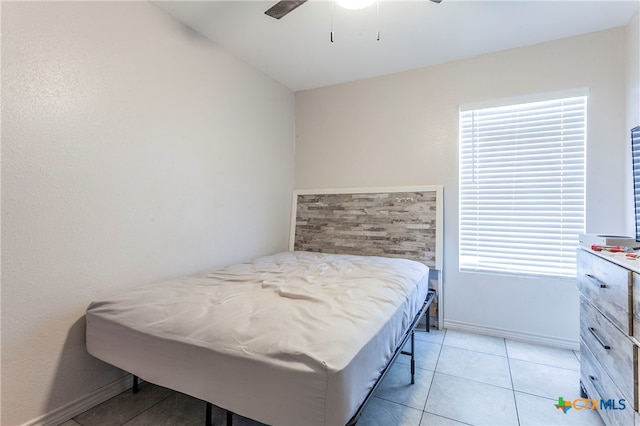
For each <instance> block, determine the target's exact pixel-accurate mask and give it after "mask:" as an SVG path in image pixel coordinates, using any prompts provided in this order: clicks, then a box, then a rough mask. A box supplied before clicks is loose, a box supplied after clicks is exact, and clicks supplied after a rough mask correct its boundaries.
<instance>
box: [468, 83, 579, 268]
mask: <svg viewBox="0 0 640 426" xmlns="http://www.w3.org/2000/svg"><path fill="white" fill-rule="evenodd" d="M586 110H587V97H586V96H579V97H571V98H564V99H552V100H545V101H537V102H529V103H523V104H518V105H508V106H499V107H492V108H483V109H467V110H465V109H464V108H462V109H461V111H460V223H459V228H460V245H459V250H460V253H459V254H460V256H459V258H460V270H461V271H481V272H498V273H512V274H528V275H543V276H560V277H573V276H575V275H576V248H577V245H578V235H579V234H580V233H581V232H584V216H585V208H584V205H585V189H584V187H585V185H584V182H585V142H586V115H587V114H586Z"/></svg>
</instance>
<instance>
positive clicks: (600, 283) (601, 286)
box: [586, 274, 607, 288]
mask: <svg viewBox="0 0 640 426" xmlns="http://www.w3.org/2000/svg"><path fill="white" fill-rule="evenodd" d="M586 276H587V278H589V279H590V280H591V281H593V282H594V283H596V284H597V285H598V286H599V287H600V288H607V285H606V284H605V283H603V282H602V281H600V280H599V279H597V278H596V277H594V276H593V275H591V274H587V275H586Z"/></svg>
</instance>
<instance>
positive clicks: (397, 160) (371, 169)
mask: <svg viewBox="0 0 640 426" xmlns="http://www.w3.org/2000/svg"><path fill="white" fill-rule="evenodd" d="M576 88H589V90H590V97H589V107H588V114H589V127H588V146H587V168H588V177H587V231H588V232H606V233H623V232H625V231H626V225H625V219H626V215H627V213H626V212H625V209H624V208H620V206H623V205H624V203H625V184H624V182H625V176H626V174H625V171H624V167H623V166H622V164H623V163H624V161H626V160H625V158H626V157H625V153H626V151H625V149H626V146H625V142H624V141H625V140H626V139H625V132H626V126H625V119H624V117H625V30H624V28H618V29H613V30H609V31H603V32H598V33H593V34H589V35H584V36H580V37H575V38H570V39H564V40H560V41H555V42H550V43H545V44H540V45H536V46H531V47H526V48H520V49H514V50H509V51H504V52H500V53H496V54H491V55H485V56H481V57H477V58H473V59H468V60H463V61H458V62H453V63H448V64H443V65H439V66H433V67H428V68H423V69H419V70H414V71H409V72H404V73H399V74H394V75H390V76H385V77H379V78H373V79H368V80H361V81H357V82H353V83H347V84H341V85H336V86H331V87H326V88H320V89H315V90H309V91H302V92H298V93H296V132H297V142H296V188H300V189H302V188H322V187H359V186H361V187H367V186H391V185H423V184H444V203H445V207H444V210H445V213H444V216H445V218H444V222H445V225H444V227H445V235H444V245H445V256H444V264H445V265H444V318H445V326H449V327H460V328H467V329H475V330H479V331H483V332H486V333H493V334H497V335H502V336H517V337H520V338H525V339H529V340H532V341H539V342H546V343H550V344H556V345H560V346H568V347H577V343H578V335H579V330H578V328H579V322H578V318H579V313H578V292H577V288H576V284H575V280H553V279H533V278H514V277H509V276H497V275H490V274H473V273H460V272H459V271H458V190H457V187H458V108H459V106H460V105H463V104H468V103H474V102H482V101H488V100H494V99H501V98H509V97H515V96H521V95H527V94H536V93H544V92H554V91H561V90H566V89H576Z"/></svg>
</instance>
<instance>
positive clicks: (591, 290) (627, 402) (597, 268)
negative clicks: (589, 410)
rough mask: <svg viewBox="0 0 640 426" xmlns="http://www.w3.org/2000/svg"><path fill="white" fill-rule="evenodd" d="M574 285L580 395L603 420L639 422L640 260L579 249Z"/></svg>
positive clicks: (620, 423)
mask: <svg viewBox="0 0 640 426" xmlns="http://www.w3.org/2000/svg"><path fill="white" fill-rule="evenodd" d="M578 288H579V290H580V360H581V361H580V386H581V388H582V393H583V395H582V396H583V397H588V398H589V399H591V400H600V401H602V402H598V403H599V408H600V410H599V413H600V416H601V417H602V419H603V420H604V422H605V423H606V424H608V425H633V424H634V423H635V425H636V426H639V425H640V415H638V403H639V395H638V394H639V385H638V383H639V381H640V380H639V378H640V376H639V374H640V365H639V363H640V361H639V360H640V358H639V349H638V347H639V346H640V259H638V260H635V259H628V258H626V257H625V255H624V254H623V253H609V252H593V251H591V250H586V249H579V250H578ZM623 407H624V409H623Z"/></svg>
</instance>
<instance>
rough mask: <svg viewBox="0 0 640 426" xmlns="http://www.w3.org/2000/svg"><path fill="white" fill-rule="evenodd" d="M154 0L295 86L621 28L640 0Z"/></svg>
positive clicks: (317, 84) (294, 88) (307, 86)
mask: <svg viewBox="0 0 640 426" xmlns="http://www.w3.org/2000/svg"><path fill="white" fill-rule="evenodd" d="M154 3H155V4H157V5H158V6H160V7H161V8H162V9H164V10H166V11H167V12H169V13H170V14H171V15H173V16H175V17H176V18H177V19H178V20H180V21H182V22H184V23H185V24H187V25H188V26H189V27H191V28H192V29H195V30H196V31H197V32H199V33H201V34H202V35H204V36H206V37H207V38H209V39H211V40H212V41H213V42H215V43H216V44H217V45H219V46H221V47H223V48H224V49H226V50H228V51H230V52H232V53H233V54H235V55H237V56H238V57H240V58H242V59H243V60H244V61H246V62H247V63H249V64H251V65H252V66H254V67H255V68H257V69H259V70H261V71H262V72H264V73H265V74H267V75H269V76H271V77H272V78H274V79H275V80H277V81H279V82H281V83H282V84H284V85H285V86H287V87H288V88H289V89H291V90H292V91H299V90H304V89H311V88H316V87H323V86H328V85H331V84H336V83H342V82H347V81H354V80H359V79H363V78H367V77H374V76H380V75H385V74H391V73H395V72H400V71H406V70H410V69H415V68H420V67H425V66H430V65H435V64H439V63H444V62H449V61H453V60H457V59H463V58H469V57H473V56H478V55H482V54H485V53H491V52H497V51H500V50H505V49H511V48H516V47H522V46H527V45H532V44H536V43H541V42H545V41H550V40H555V39H559V38H564V37H570V36H574V35H578V34H585V33H589V32H593V31H600V30H604V29H608V28H614V27H619V26H624V25H626V24H627V23H628V22H629V20H630V19H631V18H632V17H633V15H634V14H635V13H636V12H637V11H638V6H639V4H640V0H623V1H612V0H597V1H596V0H588V1H580V0H568V1H559V0H552V1H542V0H502V1H485V0H442V3H440V4H436V3H433V2H431V1H429V0H413V1H406V0H380V1H379V4H378V5H377V6H376V4H375V3H374V5H373V6H370V7H368V8H366V9H362V10H357V11H353V10H346V9H342V8H340V7H339V6H337V5H334V4H333V3H332V2H331V1H329V0H310V1H308V2H307V3H305V4H303V5H302V6H300V7H299V8H298V9H296V10H294V11H293V12H291V13H290V14H289V15H287V16H285V17H284V18H282V19H280V20H276V19H273V18H271V17H269V16H267V15H265V14H264V11H265V10H266V9H268V8H269V7H270V6H271V5H273V4H275V3H276V0H273V1H244V0H235V1H154ZM332 9H333V18H332ZM378 10H379V13H378ZM378 16H379V19H378ZM332 22H333V33H334V42H333V43H332V42H331V41H330V33H331V28H332ZM378 22H379V23H378ZM378 29H379V30H380V40H379V41H377V40H376V33H377V31H378ZM639 36H640V35H639Z"/></svg>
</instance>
